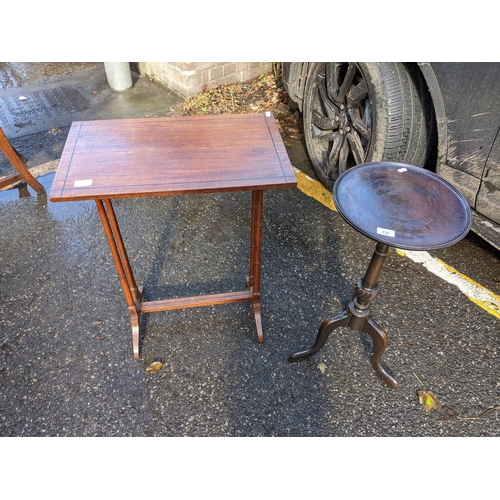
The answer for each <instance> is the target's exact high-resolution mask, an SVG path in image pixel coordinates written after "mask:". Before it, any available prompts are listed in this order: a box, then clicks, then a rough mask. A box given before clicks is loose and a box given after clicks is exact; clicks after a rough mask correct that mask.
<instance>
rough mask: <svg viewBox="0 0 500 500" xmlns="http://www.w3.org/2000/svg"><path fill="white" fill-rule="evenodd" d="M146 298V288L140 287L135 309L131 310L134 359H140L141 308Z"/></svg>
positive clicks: (136, 296)
mask: <svg viewBox="0 0 500 500" xmlns="http://www.w3.org/2000/svg"><path fill="white" fill-rule="evenodd" d="M143 298H144V287H142V286H140V287H139V288H138V289H137V292H136V293H135V307H132V308H129V314H130V323H131V324H132V346H133V348H134V358H136V359H138V358H139V341H140V324H141V323H140V320H141V313H140V310H139V308H140V306H139V304H140V303H141V302H142V299H143Z"/></svg>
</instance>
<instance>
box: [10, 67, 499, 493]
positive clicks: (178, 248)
mask: <svg viewBox="0 0 500 500" xmlns="http://www.w3.org/2000/svg"><path fill="white" fill-rule="evenodd" d="M93 70H95V71H99V70H96V69H95V68H94V69H93ZM100 78H101V81H100V85H101V90H102V92H103V93H104V94H106V92H108V93H109V95H111V94H113V93H112V92H110V91H106V90H105V83H104V82H102V78H103V75H102V71H101V75H100ZM140 80H141V85H144V86H148V87H149V86H150V85H149V84H151V85H153V84H152V83H151V82H147V81H143V80H142V79H140ZM154 91H155V92H156V93H162V92H166V91H163V90H162V89H161V88H159V87H158V86H156V85H154ZM162 95H163V94H162ZM101 97H102V98H103V99H104V98H106V95H104V96H101ZM115 97H116V96H115ZM171 97H172V96H171ZM174 97H175V96H174ZM120 100H121V101H125V99H123V96H122V98H120ZM128 102H130V101H128ZM101 109H102V108H101ZM109 109H110V114H109V115H107V116H109V117H112V113H111V107H110V108H109ZM121 112H122V111H120V113H121ZM141 112H142V113H143V114H146V115H147V114H148V113H149V112H150V111H148V112H146V113H144V112H143V111H141ZM86 116H87V118H85V119H90V118H89V117H88V115H86ZM107 116H104V115H100V116H98V117H96V119H102V118H106V117H107ZM63 118H64V119H66V118H67V117H63ZM54 123H59V122H54ZM49 125H51V126H60V127H63V130H62V134H61V135H59V136H58V137H60V138H64V133H65V132H64V127H65V126H67V125H64V122H62V123H61V124H60V125H53V124H49V123H46V128H47V127H48V126H49ZM49 128H50V127H49ZM37 133H38V132H35V133H34V134H37ZM46 136H47V134H45V136H44V137H46ZM24 140H26V141H27V143H30V140H33V141H34V140H35V139H34V135H32V134H30V135H28V136H27V137H26V138H24V137H23V136H18V137H14V138H13V142H14V141H18V142H17V143H16V147H17V148H18V150H20V152H21V153H23V151H22V148H21V146H22V142H23V141H24ZM36 140H37V141H38V140H39V139H36ZM35 142H36V141H35ZM289 148H290V149H289V153H290V157H291V159H292V163H293V164H294V166H295V167H297V168H298V169H300V170H303V171H305V172H308V173H309V175H310V176H312V173H311V172H310V166H309V165H308V163H307V160H306V159H305V155H304V150H303V146H302V145H301V144H291V145H290V146H289ZM32 155H35V153H32ZM54 155H55V156H57V152H55V153H54ZM29 157H30V155H28V158H29ZM56 159H57V158H56ZM49 170H50V169H49ZM38 179H39V181H41V182H42V183H43V184H44V186H45V187H46V189H47V192H48V191H49V190H50V185H51V182H52V179H53V174H51V173H47V175H42V176H40V177H39V178H38ZM26 194H27V195H26ZM115 210H116V212H117V217H118V221H119V223H120V229H121V231H122V236H123V239H124V241H125V245H126V247H127V251H128V255H129V258H130V260H131V262H132V265H133V267H134V272H135V275H136V279H137V282H138V284H143V285H144V286H145V289H146V291H147V298H148V299H153V300H154V299H160V298H166V297H177V296H185V295H194V294H205V293H218V292H223V291H230V290H239V289H242V287H243V286H244V283H245V277H246V274H247V268H248V257H249V238H250V234H249V224H250V193H222V194H207V195H195V196H182V197H164V198H149V199H127V200H119V201H116V203H115ZM0 240H1V257H0V268H1V277H0V290H1V294H0V296H1V299H0V300H1V304H2V313H1V316H0V332H1V333H0V342H1V349H0V381H1V382H0V383H1V391H0V435H2V436H11V437H15V436H16V437H17V436H22V437H40V436H49V437H55V436H61V437H132V436H134V437H181V436H191V437H195V436H196V437H258V436H261V437H296V438H298V437H368V436H373V437H440V436H443V437H477V438H480V437H481V438H486V437H490V438H491V437H498V436H500V426H499V420H498V411H497V410H495V409H494V408H495V407H498V404H499V377H498V375H499V363H498V359H499V357H498V347H499V344H498V339H499V319H498V317H496V316H495V315H493V314H490V313H489V312H488V311H486V310H484V309H483V308H481V307H478V305H477V304H476V303H474V302H472V301H471V300H470V299H469V298H468V297H467V296H465V295H464V294H463V293H461V292H460V291H459V290H457V288H456V287H455V286H454V285H452V284H450V283H448V282H446V281H444V280H442V279H440V278H439V277H437V276H436V275H435V274H433V273H431V272H429V271H428V270H427V269H425V268H424V267H423V266H422V265H420V264H418V263H416V262H414V261H412V260H410V259H408V258H406V257H405V256H403V255H400V254H398V253H397V252H396V251H395V250H392V251H391V253H390V256H389V257H388V259H387V261H386V263H385V265H384V270H383V272H382V276H381V282H380V284H381V292H380V294H379V296H378V297H377V300H376V302H375V303H374V304H373V317H374V319H375V320H376V321H377V322H378V323H379V324H380V325H381V326H382V327H383V328H385V329H386V330H387V332H388V335H389V345H388V348H387V350H386V351H385V354H384V356H383V363H384V365H385V366H386V367H387V368H388V369H389V370H390V371H391V373H393V374H394V376H395V377H396V378H397V379H398V381H399V383H400V388H399V390H398V391H393V390H391V389H390V388H388V387H387V386H386V385H385V384H384V383H383V382H382V381H381V380H380V379H379V378H378V377H377V376H376V374H375V373H374V371H373V369H372V368H371V364H370V352H371V341H370V339H369V338H368V337H367V336H365V335H364V334H362V333H359V332H355V331H351V330H348V329H341V330H339V331H338V332H336V333H334V334H332V335H331V336H330V338H329V339H328V342H327V343H326V345H325V347H324V348H323V349H322V350H321V351H320V352H319V353H317V354H316V355H315V356H313V357H312V358H309V359H308V360H305V361H303V362H300V363H297V364H291V363H289V362H288V361H287V358H288V356H289V354H290V353H292V352H295V351H298V350H302V349H304V348H307V347H309V346H310V345H311V344H312V343H313V341H314V339H315V336H316V332H317V329H318V327H319V325H320V324H321V322H322V321H323V320H324V319H325V318H328V317H330V316H332V315H334V314H337V313H339V312H341V311H342V310H343V308H344V307H345V305H346V302H347V301H348V300H349V299H350V298H351V295H352V292H353V289H354V285H355V283H356V281H357V279H358V278H359V277H361V276H362V275H363V274H364V271H365V270H366V267H367V265H368V263H369V259H370V257H371V253H372V251H373V248H374V242H373V241H370V240H369V239H367V238H365V237H364V236H362V235H360V234H359V233H357V232H356V231H354V230H353V229H352V228H350V227H349V226H348V225H347V224H346V223H345V222H344V221H343V220H342V219H341V217H340V216H339V215H338V214H337V213H336V212H335V211H333V210H331V209H330V208H328V207H327V206H325V205H324V204H322V203H319V202H318V200H317V199H315V198H313V197H311V196H308V195H306V194H305V193H304V192H303V191H302V190H300V189H285V190H269V191H266V192H265V196H264V221H263V248H262V250H263V254H262V271H261V272H262V278H261V279H262V281H261V297H262V323H263V329H264V338H265V341H264V343H263V344H259V343H258V342H257V336H256V331H255V325H254V319H253V314H252V311H251V308H250V306H249V304H248V303H240V304H228V305H222V306H213V307H204V308H199V309H186V310H178V311H171V312H164V313H163V312H162V313H154V314H150V315H143V316H142V323H141V332H142V340H141V358H140V359H139V360H136V359H134V358H133V355H132V342H131V328H130V321H129V317H128V313H127V308H126V304H125V300H124V297H123V293H122V290H121V288H120V284H119V281H118V279H117V276H116V269H115V267H114V264H113V261H112V258H111V255H110V252H109V248H108V245H107V242H106V238H105V236H104V233H103V230H102V226H101V224H100V220H99V216H98V214H97V211H96V209H95V206H94V204H93V203H92V202H73V203H50V202H49V201H47V199H44V198H43V197H41V198H37V197H36V195H35V194H34V193H33V192H32V191H31V190H29V191H28V193H26V192H25V191H24V192H22V191H21V192H20V191H18V190H17V189H13V190H9V191H4V192H3V193H0ZM474 245H475V246H474ZM471 246H472V247H473V249H472V253H473V254H474V255H475V258H476V259H477V260H480V261H482V262H483V264H484V260H485V259H486V258H488V259H490V260H489V264H484V265H488V266H491V265H498V264H499V260H500V259H499V256H498V253H496V252H495V251H494V250H492V249H489V248H487V247H484V246H482V244H481V242H477V241H476V240H475V239H474V237H473V236H472V237H471V238H470V239H467V240H464V241H463V242H460V243H458V244H457V245H456V247H457V248H456V253H455V254H450V253H449V252H450V251H451V250H448V251H446V252H445V251H443V252H442V254H444V255H445V256H446V255H450V260H451V261H453V260H454V259H455V260H456V261H457V263H458V262H459V261H460V255H464V254H465V253H467V254H469V253H470V252H471V249H470V247H471ZM447 252H448V253H447ZM442 254H441V255H442ZM464 260H467V259H464ZM492 283H494V279H492ZM158 359H161V360H163V367H162V369H161V370H160V371H158V372H157V373H155V374H151V373H148V372H147V371H146V368H147V367H148V366H149V364H150V363H151V362H153V361H155V360H158ZM421 389H425V390H427V391H432V392H433V393H434V394H435V395H436V396H437V397H438V398H439V400H440V401H441V403H442V405H443V407H442V409H441V410H439V411H438V410H435V411H432V412H431V413H430V414H427V413H426V411H425V410H424V408H423V407H422V406H421V405H420V404H419V401H418V397H417V391H418V390H421ZM485 412H486V413H485ZM480 441H481V443H480V444H481V446H483V445H484V444H485V443H488V445H489V444H490V443H491V441H489V440H486V441H485V440H480ZM440 442H441V441H440ZM291 443H293V444H292V446H294V447H295V446H298V442H296V441H292V442H291ZM291 443H290V444H291ZM300 443H301V447H300V449H298V451H297V459H301V460H302V459H304V458H305V457H304V455H303V454H304V453H305V454H306V455H305V456H307V457H309V458H310V459H311V461H312V462H313V463H314V461H316V460H318V461H319V462H320V464H321V460H322V457H323V455H325V458H324V459H325V460H327V463H329V462H328V461H329V460H332V459H333V458H332V456H331V454H333V455H335V447H336V446H339V447H340V448H339V449H340V450H345V448H343V447H342V444H341V443H340V442H337V441H326V442H322V444H321V445H319V446H318V445H317V443H318V442H317V441H312V443H315V444H316V445H315V444H309V445H306V449H305V450H304V448H303V442H302V441H300ZM426 443H427V442H426ZM453 443H456V441H453ZM469 443H470V441H469ZM474 443H476V441H474ZM287 446H288V445H287ZM308 446H310V448H308ZM353 446H354V448H355V445H353ZM375 446H376V448H375V449H374V450H373V453H374V455H378V454H379V453H383V446H388V448H386V449H387V450H391V452H390V453H389V454H390V455H391V456H388V457H386V459H382V458H381V457H378V458H377V457H376V456H375V457H374V458H373V459H374V460H377V461H378V462H377V463H379V462H380V461H382V460H384V461H383V462H382V464H380V463H379V465H378V467H382V468H383V469H385V468H389V469H390V467H391V465H390V461H396V462H397V457H395V456H392V454H393V453H394V452H393V451H392V448H391V447H390V444H389V442H387V441H384V442H381V441H377V444H376V445H375ZM421 446H428V447H429V448H430V449H427V448H425V449H424V450H421V451H422V453H424V455H423V457H427V458H426V459H427V463H434V460H435V456H436V454H437V455H438V456H439V446H440V445H439V444H437V445H436V446H437V449H434V446H435V445H434V444H425V445H423V444H422V445H421ZM457 446H459V447H460V446H462V441H460V444H457ZM379 447H380V451H377V450H378V448H379ZM443 447H444V445H443ZM348 448H349V447H348ZM174 449H175V448H174ZM293 449H295V448H293ZM346 456H348V455H346ZM487 456H488V455H487V454H485V453H483V452H482V451H481V452H478V454H477V456H476V461H475V463H476V465H477V464H481V471H482V474H486V473H488V474H487V477H488V478H489V479H491V476H489V471H490V470H491V469H490V466H491V465H492V464H491V462H490V461H494V457H490V458H489V459H487V458H485V457H487ZM337 458H338V457H337ZM454 458H455V457H448V458H447V460H453V459H454ZM423 459H424V458H423ZM257 460H258V459H257ZM261 460H262V459H261ZM353 460H354V459H353ZM437 461H438V462H439V459H438V460H437ZM384 462H385V463H384ZM244 463H247V462H246V461H244ZM264 463H265V464H266V465H265V466H266V467H270V464H269V463H267V462H266V461H265V460H264ZM459 463H460V464H462V463H463V462H459ZM357 467H358V469H359V467H360V466H359V465H358V466H357ZM370 467H371V466H370ZM394 467H397V464H395V465H394ZM361 468H362V467H361ZM424 469H425V468H424ZM456 470H460V467H458V468H457V469H456ZM469 470H470V469H469ZM420 473H422V470H415V475H416V476H419V475H420ZM416 481H417V479H416ZM306 482H307V481H306ZM297 488H298V489H299V490H300V489H301V488H302V486H300V487H299V486H297Z"/></svg>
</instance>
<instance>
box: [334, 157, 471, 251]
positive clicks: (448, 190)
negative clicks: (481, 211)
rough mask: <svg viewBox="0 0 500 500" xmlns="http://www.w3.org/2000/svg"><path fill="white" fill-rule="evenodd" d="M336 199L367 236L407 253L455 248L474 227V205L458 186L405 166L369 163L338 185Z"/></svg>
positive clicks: (348, 219) (341, 211)
mask: <svg viewBox="0 0 500 500" xmlns="http://www.w3.org/2000/svg"><path fill="white" fill-rule="evenodd" d="M333 200H334V203H335V206H336V208H337V210H338V213H339V214H340V215H341V216H342V218H343V219H344V220H345V221H346V222H347V223H348V224H350V225H351V226H352V227H353V228H354V229H356V230H357V231H359V232H360V233H361V234H364V235H365V236H367V237H368V238H371V239H373V240H375V241H379V242H381V243H385V244H387V245H389V246H392V247H397V248H402V249H405V250H432V249H436V248H443V247H447V246H450V245H453V244H454V243H456V242H457V241H459V240H461V239H462V238H463V237H464V236H465V235H466V234H467V233H468V232H469V230H470V228H471V225H472V214H471V210H470V208H469V205H468V203H467V201H466V200H465V198H464V196H463V195H462V194H461V193H460V192H459V191H458V190H457V189H456V188H455V187H453V186H452V185H451V184H450V183H449V182H447V181H445V180H444V179H442V178H441V177H439V176H438V175H436V174H434V173H432V172H429V171H428V170H424V169H423V168H420V167H414V166H412V165H405V164H403V163H393V162H380V163H378V162H374V163H365V164H363V165H358V166H357V167H353V168H350V169H349V170H346V171H345V172H344V173H343V174H342V175H341V176H340V177H339V178H338V179H337V182H336V183H335V186H334V189H333Z"/></svg>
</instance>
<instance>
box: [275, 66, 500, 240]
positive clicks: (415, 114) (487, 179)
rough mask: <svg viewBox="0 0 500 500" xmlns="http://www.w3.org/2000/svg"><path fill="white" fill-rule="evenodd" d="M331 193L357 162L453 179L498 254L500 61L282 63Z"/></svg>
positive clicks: (312, 153) (481, 233)
mask: <svg viewBox="0 0 500 500" xmlns="http://www.w3.org/2000/svg"><path fill="white" fill-rule="evenodd" d="M283 83H284V86H285V89H286V90H287V92H288V94H289V96H290V98H291V99H292V100H293V101H294V102H296V103H297V105H298V107H299V110H300V111H301V112H302V114H303V118H304V137H305V142H306V146H307V149H308V153H309V157H310V158H311V162H312V164H313V167H314V169H315V172H316V174H317V175H318V178H319V180H320V181H321V182H322V183H323V184H324V185H325V186H326V187H328V188H331V187H332V184H333V182H334V180H335V179H336V177H338V175H340V173H341V172H342V171H343V170H345V169H346V168H349V167H351V166H354V165H356V164H359V163H364V162H368V161H379V160H392V161H402V162H405V163H410V164H413V165H418V166H421V167H425V168H428V169H430V170H433V171H435V172H436V173H437V174H438V175H440V176H441V177H443V178H444V179H446V180H448V181H449V182H451V183H452V184H453V185H454V186H455V187H457V188H458V189H459V190H460V191H461V192H462V193H463V194H464V196H465V197H466V199H467V201H468V203H469V205H470V206H471V208H472V209H473V217H474V224H473V231H474V232H476V233H477V234H478V235H479V236H481V237H482V238H483V239H485V240H486V241H488V242H489V243H490V244H492V245H493V246H494V247H495V248H497V249H500V138H499V130H500V63H492V62H485V63H481V62H475V63H467V62H463V63H456V62H455V63H446V62H439V63H297V62H292V63H283Z"/></svg>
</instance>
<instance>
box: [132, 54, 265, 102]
mask: <svg viewBox="0 0 500 500" xmlns="http://www.w3.org/2000/svg"><path fill="white" fill-rule="evenodd" d="M134 69H136V71H137V72H138V73H139V74H141V75H143V76H147V77H149V78H151V79H152V80H154V81H156V82H159V83H162V84H165V85H167V86H168V87H170V88H172V89H174V90H176V91H177V92H179V93H180V94H181V95H183V96H184V97H191V96H193V95H195V94H199V93H200V92H202V91H203V90H204V89H210V88H212V87H215V86H217V85H221V84H231V83H237V82H244V81H246V80H251V79H252V78H257V77H258V76H259V75H261V74H262V73H269V72H271V71H272V63H265V62H175V63H174V62H140V63H135V64H134Z"/></svg>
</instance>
